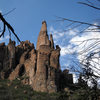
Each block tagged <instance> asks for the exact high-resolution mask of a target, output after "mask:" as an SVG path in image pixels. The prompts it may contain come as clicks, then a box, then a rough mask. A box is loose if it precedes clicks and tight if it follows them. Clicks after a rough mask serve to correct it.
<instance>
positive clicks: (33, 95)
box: [0, 79, 100, 100]
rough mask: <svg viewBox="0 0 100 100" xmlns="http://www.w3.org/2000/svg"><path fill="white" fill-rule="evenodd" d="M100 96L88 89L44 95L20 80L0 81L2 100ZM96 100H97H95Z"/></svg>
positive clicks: (88, 99) (77, 99) (70, 99)
mask: <svg viewBox="0 0 100 100" xmlns="http://www.w3.org/2000/svg"><path fill="white" fill-rule="evenodd" d="M95 94H97V96H99V95H100V90H98V91H96V93H95V91H94V90H92V89H90V88H88V89H84V88H79V87H78V88H77V89H75V90H71V89H69V88H66V89H65V92H64V91H62V92H58V93H50V94H49V93H42V92H35V91H33V89H32V88H31V87H30V86H29V85H23V84H22V83H21V81H20V79H16V80H14V81H12V82H10V81H9V80H0V100H92V99H93V97H95V96H96V95H95ZM93 100H96V99H93Z"/></svg>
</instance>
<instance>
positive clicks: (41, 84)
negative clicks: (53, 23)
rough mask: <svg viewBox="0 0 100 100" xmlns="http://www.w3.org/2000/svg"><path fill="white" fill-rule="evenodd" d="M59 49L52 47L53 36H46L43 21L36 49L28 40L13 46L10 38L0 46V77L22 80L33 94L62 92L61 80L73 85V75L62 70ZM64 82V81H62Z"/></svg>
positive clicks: (45, 27) (13, 43)
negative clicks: (21, 78) (34, 92)
mask: <svg viewBox="0 0 100 100" xmlns="http://www.w3.org/2000/svg"><path fill="white" fill-rule="evenodd" d="M59 57H60V47H59V46H58V45H56V48H55V47H54V42H53V36H52V34H51V35H50V40H49V36H48V34H47V24H46V22H45V21H43V22H42V27H41V30H40V33H39V36H38V40H37V46H36V49H35V48H34V44H33V43H30V42H29V41H28V40H26V41H22V42H21V43H20V45H18V46H15V42H14V41H12V40H11V39H10V40H9V44H8V45H7V46H6V45H5V44H4V43H2V44H0V78H8V79H9V80H11V81H12V80H14V79H16V78H18V77H23V80H22V83H23V84H29V85H31V87H32V88H33V90H35V91H41V92H49V93H51V92H57V91H59V90H61V89H62V87H65V86H62V84H61V83H62V82H63V81H62V80H63V78H64V81H66V85H68V84H69V83H70V84H72V80H73V79H72V74H69V73H68V72H66V71H64V72H62V71H61V68H60V63H59ZM65 79H66V80H65Z"/></svg>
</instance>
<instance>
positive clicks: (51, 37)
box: [50, 34, 54, 49]
mask: <svg viewBox="0 0 100 100" xmlns="http://www.w3.org/2000/svg"><path fill="white" fill-rule="evenodd" d="M50 42H51V48H52V49H54V42H53V36H52V34H50Z"/></svg>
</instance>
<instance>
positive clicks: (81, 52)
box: [50, 27, 100, 84]
mask: <svg viewBox="0 0 100 100" xmlns="http://www.w3.org/2000/svg"><path fill="white" fill-rule="evenodd" d="M93 28H94V29H95V27H89V28H88V29H87V30H86V31H88V30H90V29H93ZM50 31H52V33H53V36H54V41H56V43H57V44H59V45H60V47H61V59H62V58H63V57H65V56H68V55H69V54H73V53H75V52H76V55H75V57H76V58H74V59H78V61H79V62H81V61H82V60H83V59H84V58H85V57H86V56H87V55H88V54H89V53H91V52H98V51H100V32H99V31H98V30H97V29H96V30H95V31H97V32H85V33H81V34H77V32H78V30H77V29H76V30H70V31H69V32H59V30H55V29H54V28H53V27H51V29H50ZM76 31H77V32H76ZM62 34H63V35H62ZM86 40H88V41H86ZM59 41H63V44H62V42H59ZM70 56H71V55H70ZM97 56H99V57H100V54H98V55H95V57H94V58H93V59H92V60H93V61H91V62H90V63H91V65H92V66H91V68H92V69H93V70H94V74H95V75H99V76H100V74H99V73H100V66H99V64H100V59H97ZM66 60H67V62H68V60H70V59H66ZM65 63H66V62H63V64H65ZM83 63H86V62H83ZM98 63H99V64H98ZM93 66H94V67H93ZM74 76H75V75H74ZM74 80H77V79H74ZM89 82H90V81H89ZM89 84H90V83H89Z"/></svg>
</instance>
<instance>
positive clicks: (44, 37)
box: [36, 21, 50, 50]
mask: <svg viewBox="0 0 100 100" xmlns="http://www.w3.org/2000/svg"><path fill="white" fill-rule="evenodd" d="M40 45H50V41H49V38H48V34H47V24H46V21H43V22H42V27H41V30H40V33H39V36H38V40H37V46H36V50H38V49H39V47H40Z"/></svg>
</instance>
